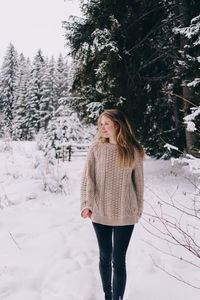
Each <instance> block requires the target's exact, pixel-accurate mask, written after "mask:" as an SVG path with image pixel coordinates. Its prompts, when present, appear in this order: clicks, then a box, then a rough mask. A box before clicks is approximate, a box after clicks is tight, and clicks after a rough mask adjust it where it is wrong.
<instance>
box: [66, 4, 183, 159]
mask: <svg viewBox="0 0 200 300" xmlns="http://www.w3.org/2000/svg"><path fill="white" fill-rule="evenodd" d="M170 4H171V5H172V3H171V2H170V3H167V4H166V1H163V2H159V1H154V0H151V1H146V0H141V1H137V0H126V1H122V0H121V1H111V0H101V1H88V2H87V3H85V2H84V1H82V11H83V14H84V19H80V18H76V17H73V18H71V20H70V21H69V22H65V23H64V26H65V29H66V38H67V40H68V45H69V46H70V47H71V55H72V57H73V58H74V59H75V60H76V61H78V63H77V68H76V74H75V79H74V82H73V90H74V91H76V92H78V95H79V97H77V100H76V99H74V107H76V109H77V111H78V110H81V117H83V118H86V119H88V116H90V117H91V118H92V119H93V120H96V118H97V117H98V115H99V113H101V111H102V109H107V108H113V107H118V108H120V109H122V110H123V111H124V112H125V113H126V114H127V115H128V118H129V120H130V121H131V125H132V127H133V130H134V133H135V135H136V137H137V138H138V139H139V140H140V141H141V142H142V143H143V145H144V146H145V148H146V152H147V153H148V154H151V155H155V156H157V157H161V156H162V155H163V154H164V153H165V151H166V150H165V149H164V148H163V145H164V143H163V141H162V138H163V137H164V138H165V137H166V139H167V141H168V142H169V143H170V142H173V141H174V139H175V137H176V133H175V124H174V123H175V120H174V119H173V117H172V118H171V116H173V114H174V111H173V110H174V107H173V105H172V99H170V97H169V96H166V95H164V94H162V93H161V90H162V89H163V88H166V87H167V86H169V85H170V81H171V77H172V76H173V71H174V70H173V62H174V61H173V59H174V47H170V46H171V44H170V46H169V45H167V41H168V40H170V39H172V35H173V33H172V30H171V29H172V24H173V21H174V20H175V19H176V18H177V15H172V16H170V14H169V15H168V17H169V16H170V17H169V18H168V19H165V17H166V8H167V7H168V6H170ZM172 6H173V5H172ZM173 9H174V8H173Z"/></svg>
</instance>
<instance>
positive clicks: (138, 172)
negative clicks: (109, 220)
mask: <svg viewBox="0 0 200 300" xmlns="http://www.w3.org/2000/svg"><path fill="white" fill-rule="evenodd" d="M133 180H134V185H135V189H136V195H137V204H138V214H139V215H140V216H141V215H142V212H143V203H144V199H143V195H144V173H143V160H142V159H141V157H140V155H139V154H138V153H137V155H136V164H135V168H134V176H133Z"/></svg>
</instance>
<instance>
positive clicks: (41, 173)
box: [0, 142, 199, 300]
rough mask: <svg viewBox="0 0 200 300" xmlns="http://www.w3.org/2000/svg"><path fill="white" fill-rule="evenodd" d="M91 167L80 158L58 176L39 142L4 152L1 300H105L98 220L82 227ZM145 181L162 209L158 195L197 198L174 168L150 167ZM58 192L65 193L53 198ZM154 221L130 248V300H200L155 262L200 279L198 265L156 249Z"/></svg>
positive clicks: (0, 172) (140, 228) (0, 171)
mask: <svg viewBox="0 0 200 300" xmlns="http://www.w3.org/2000/svg"><path fill="white" fill-rule="evenodd" d="M83 165H84V158H76V161H75V160H72V161H71V162H65V163H64V164H63V163H60V164H59V165H58V166H57V167H56V168H52V167H51V166H49V165H48V164H47V162H46V161H45V159H44V157H43V154H42V153H41V152H40V151H38V150H37V148H36V145H35V143H34V142H15V143H12V144H11V145H10V150H9V151H3V145H2V144H0V166H1V167H0V206H1V208H0V245H1V246H0V299H1V300H101V299H103V292H102V286H101V281H100V275H99V271H98V247H97V241H96V236H95V233H94V231H93V228H92V225H91V220H90V219H82V218H81V217H80V211H79V207H80V199H79V189H80V179H81V174H82V169H83ZM171 171H173V173H171ZM52 172H53V173H52ZM144 174H145V197H144V198H145V199H148V201H150V202H151V203H152V204H153V203H154V204H155V203H156V200H155V199H156V196H155V195H154V194H153V192H152V191H154V192H155V193H156V194H158V195H159V197H165V198H167V197H168V193H170V194H172V193H174V192H175V191H176V196H177V197H178V199H179V200H181V199H182V198H183V197H184V196H183V192H187V193H193V192H194V188H193V187H192V186H191V184H189V182H188V181H187V180H186V179H185V178H184V177H183V175H184V174H182V173H181V170H174V169H173V167H171V164H170V161H157V160H154V159H147V160H146V161H145V163H144ZM65 175H67V176H68V180H66V177H65ZM62 178H63V179H62ZM58 185H59V188H60V189H62V191H63V193H52V192H50V191H49V189H51V190H55V189H56V187H57V186H58ZM177 185H178V189H177ZM148 211H149V206H148V205H147V203H146V204H145V212H146V213H148ZM145 220H146V221H145ZM147 220H148V217H147V215H145V213H144V215H143V217H142V219H141V221H140V223H138V224H137V225H136V226H135V228H134V232H133V235H132V238H131V241H130V244H129V248H128V252H127V285H126V292H125V297H124V299H125V300H135V299H137V300H147V299H149V300H160V299H162V300H169V299H170V300H173V299H174V300H175V299H176V300H186V299H187V300H188V298H189V299H191V300H197V299H199V291H198V290H196V289H193V288H191V287H189V286H187V285H184V284H183V283H181V282H179V281H177V280H175V279H174V278H172V277H170V276H169V275H167V274H166V273H164V272H163V271H162V270H159V269H158V268H157V267H156V266H154V264H153V262H152V259H151V256H152V257H153V258H154V259H155V260H156V262H158V263H161V264H164V265H166V266H167V267H169V269H170V270H175V271H177V272H179V273H181V274H182V275H183V276H184V275H185V276H189V278H190V279H191V280H193V278H198V277H199V274H197V272H196V270H195V269H194V268H192V267H191V266H190V265H188V266H187V265H185V264H182V263H181V262H179V261H177V260H174V259H173V258H172V257H169V256H166V255H164V254H162V253H161V252H159V251H157V250H156V249H154V248H153V247H151V246H150V245H149V244H148V243H152V244H154V245H155V244H156V245H160V241H159V240H156V238H155V237H154V236H152V235H151V234H149V233H148V232H147V230H145V228H144V226H148V221H147ZM149 222H150V221H149ZM179 251H182V250H179Z"/></svg>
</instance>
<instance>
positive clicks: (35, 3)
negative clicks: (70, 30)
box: [0, 0, 80, 66]
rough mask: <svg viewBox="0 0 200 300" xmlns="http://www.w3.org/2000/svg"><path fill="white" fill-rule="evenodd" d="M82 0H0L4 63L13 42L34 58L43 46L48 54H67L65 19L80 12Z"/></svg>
mask: <svg viewBox="0 0 200 300" xmlns="http://www.w3.org/2000/svg"><path fill="white" fill-rule="evenodd" d="M78 4H79V0H65V1H64V0H0V66H1V65H2V61H3V57H4V55H5V53H6V49H7V47H8V45H9V43H10V42H11V43H13V45H14V46H15V48H16V50H17V51H18V53H21V52H23V53H24V55H25V57H30V58H31V60H32V59H33V57H34V56H35V55H36V52H37V50H38V49H39V48H41V49H42V51H43V54H44V55H45V56H48V57H50V56H51V55H54V56H55V58H56V57H58V54H59V53H60V52H61V53H62V54H64V55H65V54H66V51H67V50H66V47H64V44H65V39H64V37H63V35H64V29H63V28H62V24H61V22H62V21H66V20H67V19H68V17H69V15H77V16H80V10H79V5H78Z"/></svg>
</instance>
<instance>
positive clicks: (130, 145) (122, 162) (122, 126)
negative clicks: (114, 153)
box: [95, 109, 145, 168]
mask: <svg viewBox="0 0 200 300" xmlns="http://www.w3.org/2000/svg"><path fill="white" fill-rule="evenodd" d="M102 116H105V117H107V118H109V119H110V120H111V121H112V122H113V123H114V124H115V125H116V126H117V131H116V134H117V135H116V139H117V147H118V153H119V156H118V158H119V160H118V163H119V166H120V167H122V168H132V167H134V165H135V161H134V149H135V148H136V149H137V150H138V152H139V154H140V156H141V159H142V160H144V159H145V151H144V149H143V147H142V145H141V144H140V143H139V142H138V141H137V140H136V138H135V135H134V133H133V131H132V128H131V125H130V123H129V121H128V120H127V118H126V116H125V115H124V113H123V112H122V111H120V110H119V109H107V110H105V111H104V112H103V113H102V114H101V115H100V116H99V118H98V121H97V124H98V132H97V134H96V136H95V138H96V139H99V140H101V142H102V143H108V142H109V138H105V137H103V134H102V131H101V119H102Z"/></svg>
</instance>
